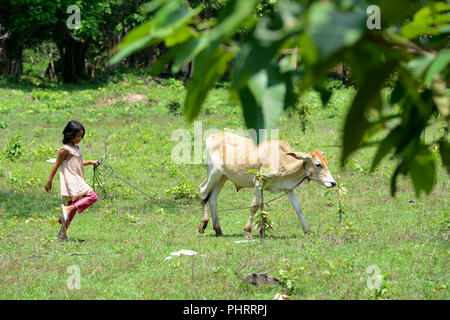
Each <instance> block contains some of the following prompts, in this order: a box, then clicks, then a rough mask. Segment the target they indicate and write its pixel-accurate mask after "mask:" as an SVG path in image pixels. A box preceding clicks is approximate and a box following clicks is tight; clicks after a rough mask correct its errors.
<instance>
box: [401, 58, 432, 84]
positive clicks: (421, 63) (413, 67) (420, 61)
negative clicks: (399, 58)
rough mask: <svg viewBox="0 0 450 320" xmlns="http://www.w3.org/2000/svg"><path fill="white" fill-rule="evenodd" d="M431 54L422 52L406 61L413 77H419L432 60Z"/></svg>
mask: <svg viewBox="0 0 450 320" xmlns="http://www.w3.org/2000/svg"><path fill="white" fill-rule="evenodd" d="M433 58H434V57H433V55H432V54H424V55H422V56H420V57H417V58H415V59H413V60H411V61H409V62H408V65H407V68H408V69H409V71H410V72H411V73H412V75H413V76H414V77H415V78H419V77H421V76H422V75H423V74H424V73H425V70H427V68H428V66H429V65H430V64H431V62H432V61H433Z"/></svg>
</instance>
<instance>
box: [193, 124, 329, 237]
mask: <svg viewBox="0 0 450 320" xmlns="http://www.w3.org/2000/svg"><path fill="white" fill-rule="evenodd" d="M205 155H206V163H207V177H206V179H205V181H203V182H202V184H201V185H200V196H201V198H202V199H203V200H202V204H203V217H202V221H201V223H200V225H199V226H198V231H199V232H200V233H203V232H204V231H205V228H206V226H207V225H208V221H209V216H208V209H207V203H208V202H209V208H210V211H211V216H212V218H213V228H214V230H215V231H216V236H221V235H222V231H221V229H220V225H219V220H218V218H217V212H216V207H217V196H218V195H219V193H220V191H221V190H222V188H223V186H224V184H225V182H226V181H227V180H230V181H231V182H233V183H234V185H235V186H236V190H237V191H239V189H241V188H254V190H255V192H254V196H253V201H252V204H251V208H250V217H249V219H248V221H247V224H246V225H245V228H244V232H245V236H246V237H251V226H252V221H251V219H252V217H253V215H254V214H255V213H256V212H257V211H258V208H259V205H260V192H259V189H258V186H256V184H255V179H254V178H255V176H256V173H249V172H248V171H249V170H260V169H261V168H263V167H269V168H270V170H271V178H270V180H269V182H268V184H267V187H266V188H265V190H267V191H269V192H271V193H279V192H287V191H289V190H291V189H292V188H294V187H295V186H296V185H297V184H298V183H299V182H300V181H301V180H302V179H303V178H305V177H306V175H308V176H309V179H312V180H313V181H316V182H318V183H321V184H323V185H324V186H325V187H327V188H331V187H334V186H335V185H336V182H335V181H334V179H333V177H332V176H331V173H330V172H329V171H328V163H327V160H326V159H325V157H324V155H323V153H322V152H321V151H319V150H313V151H311V152H309V153H304V152H295V151H294V150H292V148H291V147H290V146H289V144H288V143H287V142H285V141H282V140H270V141H265V142H262V143H260V144H259V146H258V147H256V145H255V144H254V143H253V141H252V140H250V139H247V138H244V137H241V136H238V135H234V134H231V133H227V132H221V133H217V134H214V135H211V136H210V137H208V139H207V140H206V150H205ZM287 196H288V198H289V200H290V201H291V203H292V205H293V206H294V208H295V211H296V212H297V214H298V217H299V219H300V222H301V224H302V227H303V231H304V232H305V233H307V232H309V231H310V229H309V227H308V224H307V223H306V220H305V218H304V217H303V215H302V209H301V206H300V203H299V201H298V199H297V197H296V195H295V193H294V191H293V190H291V191H290V192H288V194H287Z"/></svg>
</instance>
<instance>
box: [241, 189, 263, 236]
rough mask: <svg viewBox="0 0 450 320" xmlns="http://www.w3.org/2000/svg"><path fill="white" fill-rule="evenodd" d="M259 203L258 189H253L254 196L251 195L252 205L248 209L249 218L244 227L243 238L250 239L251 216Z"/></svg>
mask: <svg viewBox="0 0 450 320" xmlns="http://www.w3.org/2000/svg"><path fill="white" fill-rule="evenodd" d="M260 202H261V195H260V191H259V188H258V187H255V194H254V195H253V200H252V204H251V207H250V216H249V218H248V220H247V223H246V225H245V227H244V237H246V238H251V237H252V224H253V221H252V220H253V215H254V214H255V213H256V212H257V211H258V209H259V205H260Z"/></svg>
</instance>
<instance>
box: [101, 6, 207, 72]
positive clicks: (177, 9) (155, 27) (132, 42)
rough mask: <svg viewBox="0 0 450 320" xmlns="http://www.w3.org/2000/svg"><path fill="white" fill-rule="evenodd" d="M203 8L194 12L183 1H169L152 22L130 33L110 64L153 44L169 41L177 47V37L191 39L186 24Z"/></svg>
mask: <svg viewBox="0 0 450 320" xmlns="http://www.w3.org/2000/svg"><path fill="white" fill-rule="evenodd" d="M201 9H202V8H201V7H197V8H195V9H193V10H191V9H189V8H186V7H185V6H184V5H183V3H182V2H181V0H169V1H167V2H166V3H165V5H164V6H163V7H161V8H160V9H159V10H158V11H157V12H156V14H155V16H154V17H153V19H151V20H150V21H148V22H146V23H144V24H142V25H140V26H139V27H137V28H135V29H133V30H132V31H131V32H130V33H128V34H127V35H126V36H125V38H124V39H123V41H122V42H121V43H119V44H118V45H117V47H115V48H114V49H113V52H117V53H116V54H115V55H114V56H113V57H112V58H111V60H110V62H109V63H110V64H115V63H117V62H119V61H120V60H122V59H123V58H125V57H127V56H129V55H130V54H132V53H134V52H136V51H138V50H140V49H142V48H145V47H147V46H149V45H151V44H153V43H157V42H160V41H162V40H163V39H166V38H167V39H168V43H169V44H171V45H175V44H176V43H178V42H180V41H179V40H180V38H178V41H177V35H176V34H179V37H184V39H186V38H189V36H188V35H187V34H186V28H185V27H184V26H185V24H187V23H189V22H190V21H191V19H192V18H193V17H195V16H196V15H198V14H199V13H200V11H201Z"/></svg>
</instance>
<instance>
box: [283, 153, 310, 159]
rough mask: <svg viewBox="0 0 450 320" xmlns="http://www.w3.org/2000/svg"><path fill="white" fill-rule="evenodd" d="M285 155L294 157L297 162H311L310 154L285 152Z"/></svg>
mask: <svg viewBox="0 0 450 320" xmlns="http://www.w3.org/2000/svg"><path fill="white" fill-rule="evenodd" d="M286 154H287V155H288V156H291V157H294V158H295V159H298V160H303V161H306V160H312V158H311V154H309V153H307V152H286Z"/></svg>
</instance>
